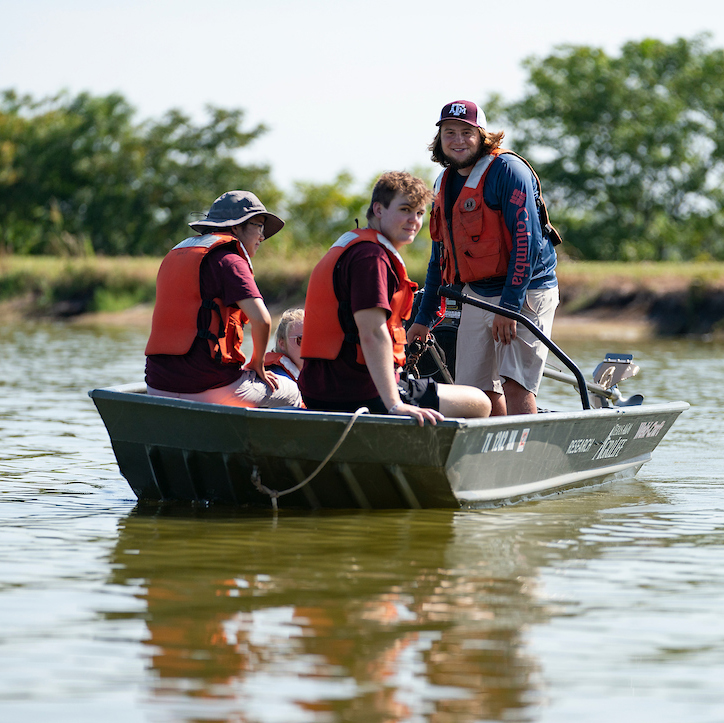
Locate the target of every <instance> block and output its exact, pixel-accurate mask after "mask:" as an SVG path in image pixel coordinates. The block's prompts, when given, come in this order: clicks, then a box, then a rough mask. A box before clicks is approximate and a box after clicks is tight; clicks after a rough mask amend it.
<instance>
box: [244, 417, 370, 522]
mask: <svg viewBox="0 0 724 723" xmlns="http://www.w3.org/2000/svg"><path fill="white" fill-rule="evenodd" d="M369 411H370V410H369V409H367V407H360V408H359V409H358V410H357V411H356V412H355V413H354V414H353V415H352V419H350V420H349V422H347V426H346V427H345V428H344V431H343V432H342V434H341V436H340V438H339V439H338V440H337V442H336V444H335V445H334V447H332V449H331V450H330V451H329V454H328V455H327V456H326V457H325V458H324V459H323V460H322V461H321V462H320V463H319V464H318V465H317V469H315V470H314V472H312V474H310V475H309V476H308V477H307V478H306V479H303V480H302V481H301V482H300V483H299V484H298V485H295V486H294V487H290V488H289V489H287V490H282V491H281V492H279V490H273V489H270V488H269V487H267V486H266V485H264V484H262V481H261V473H260V472H259V467H258V466H257V465H254V467H253V468H252V470H251V482H252V484H253V485H254V487H256V488H257V489H258V490H259V492H262V493H263V494H265V495H269V497H271V502H272V508H273V509H274V511H275V512H276V510H277V509H279V507H278V504H277V499H278V498H279V497H283V496H284V495H288V494H291V493H292V492H296V491H297V490H300V489H302V487H304V485H306V484H308V483H309V482H311V481H312V480H313V479H314V478H315V477H316V476H317V475H318V474H319V473H320V472H321V471H322V469H323V468H324V466H325V465H326V464H327V462H329V460H330V459H332V456H333V455H334V453H335V452H336V451H337V450H338V449H339V447H340V445H341V444H342V442H344V440H345V439H346V438H347V435H348V434H349V432H350V430H351V429H352V425H353V424H354V423H355V422H356V421H357V418H358V417H360V416H361V415H362V414H369Z"/></svg>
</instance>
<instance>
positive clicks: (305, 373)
mask: <svg viewBox="0 0 724 723" xmlns="http://www.w3.org/2000/svg"><path fill="white" fill-rule="evenodd" d="M398 286H399V279H398V278H397V274H395V271H394V268H393V266H392V262H391V261H390V259H389V257H388V255H387V252H386V251H385V250H384V249H383V248H382V247H381V246H379V245H378V244H376V243H374V242H370V243H365V242H362V243H358V244H355V245H354V246H352V248H350V249H349V250H348V251H346V252H345V253H344V254H342V256H341V257H340V259H339V261H338V262H337V267H336V269H335V272H334V291H335V294H336V296H337V298H338V299H339V301H340V303H345V302H348V303H349V304H350V307H351V310H352V314H354V313H355V312H357V311H361V310H363V309H374V308H381V309H384V310H385V311H386V312H387V316H388V317H389V316H390V314H391V313H392V307H391V306H390V301H391V300H392V296H393V295H394V293H395V291H397V287H398ZM352 323H354V321H353V320H352ZM351 331H353V332H354V333H355V334H356V331H357V330H356V326H355V327H354V328H353V329H352V330H351ZM299 389H300V390H301V392H302V394H303V395H305V396H308V397H311V398H312V399H317V400H319V401H324V402H345V401H366V400H369V399H374V398H375V397H378V396H379V393H378V391H377V387H376V386H375V383H374V382H373V381H372V377H371V376H370V373H369V371H368V370H367V367H366V366H365V365H364V364H358V363H357V345H356V344H353V343H351V342H348V341H345V342H343V343H342V349H341V351H340V353H339V356H338V357H337V358H336V359H334V360H329V359H305V360H304V366H303V368H302V373H301V374H300V376H299Z"/></svg>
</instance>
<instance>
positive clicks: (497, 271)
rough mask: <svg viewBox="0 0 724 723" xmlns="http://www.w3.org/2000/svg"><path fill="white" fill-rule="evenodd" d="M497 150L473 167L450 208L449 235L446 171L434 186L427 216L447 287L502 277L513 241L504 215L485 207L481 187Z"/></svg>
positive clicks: (483, 185) (501, 151) (448, 174)
mask: <svg viewBox="0 0 724 723" xmlns="http://www.w3.org/2000/svg"><path fill="white" fill-rule="evenodd" d="M510 152H511V151H505V150H503V149H500V148H496V149H495V150H493V151H492V152H491V153H490V154H489V155H487V156H483V158H481V159H480V160H479V161H478V162H477V163H476V164H475V166H474V167H473V170H472V171H471V172H470V175H469V176H468V179H467V181H466V182H465V185H464V186H463V189H462V191H460V195H459V196H458V198H457V200H456V201H455V204H454V206H453V212H452V232H453V239H454V241H453V239H451V238H450V229H449V228H448V224H447V220H446V219H445V188H446V186H447V182H448V179H449V178H450V169H449V168H447V169H446V170H445V171H444V172H443V174H442V175H441V177H440V179H438V182H437V183H436V184H435V186H436V189H435V190H436V194H435V200H434V201H433V208H432V214H431V215H430V236H431V237H432V240H433V241H437V242H441V243H442V246H441V248H440V264H441V268H442V280H443V282H444V283H446V284H454V283H460V282H462V283H467V282H468V281H478V280H480V279H486V278H489V277H493V276H505V275H506V274H507V273H508V262H509V261H510V252H511V249H512V248H513V242H512V239H511V236H510V231H509V230H508V227H507V226H506V225H505V221H504V219H503V214H502V213H501V212H500V211H494V210H493V209H491V208H490V207H488V206H486V205H485V201H484V200H483V188H484V187H485V178H486V176H487V175H488V171H489V170H490V165H491V164H492V162H493V161H494V160H495V158H497V157H498V156H499V155H500V154H501V153H510Z"/></svg>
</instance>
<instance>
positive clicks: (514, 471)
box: [89, 385, 688, 509]
mask: <svg viewBox="0 0 724 723" xmlns="http://www.w3.org/2000/svg"><path fill="white" fill-rule="evenodd" d="M139 392H140V387H132V386H130V385H129V386H127V387H116V388H109V389H96V390H93V391H91V392H89V394H90V396H91V398H92V399H93V401H94V403H95V405H96V407H97V409H98V411H99V413H100V415H101V417H102V419H103V422H104V424H105V426H106V429H107V430H108V434H109V436H110V439H111V444H112V446H113V450H114V453H115V456H116V459H117V461H118V465H119V468H120V471H121V473H122V474H123V476H124V477H125V478H126V480H127V481H128V483H129V485H130V486H131V489H132V490H133V492H134V494H135V495H136V496H137V497H138V499H139V500H143V501H155V502H163V501H183V502H194V503H202V504H217V505H232V506H249V507H260V506H261V507H267V508H268V507H270V505H271V503H272V501H271V497H275V496H276V493H278V494H279V497H278V499H277V501H278V504H279V506H282V507H294V508H307V509H309V508H311V509H320V508H334V509H348V508H363V509H399V508H460V507H468V506H489V505H492V504H500V503H502V502H507V501H513V500H517V499H521V498H526V497H530V496H533V495H541V494H547V493H550V492H554V491H558V490H561V489H566V488H569V487H573V486H582V485H590V484H597V483H600V482H603V481H606V480H607V479H610V478H612V477H616V476H632V475H634V474H635V473H636V472H637V471H638V469H639V468H640V467H641V465H643V464H644V463H645V462H646V461H648V460H649V459H650V458H651V453H652V452H653V450H654V449H655V448H656V446H657V445H658V444H659V442H660V441H661V440H662V439H663V437H664V436H665V434H666V433H667V432H668V430H669V428H670V427H671V425H672V424H673V423H674V421H675V420H676V418H677V417H678V416H679V414H681V413H682V412H683V411H684V410H685V409H687V408H688V404H686V403H685V402H675V403H671V404H658V405H643V406H639V407H622V408H614V409H598V410H586V411H581V412H549V413H542V414H538V415H526V416H511V417H495V418H490V419H476V420H463V419H455V420H452V419H448V420H445V421H443V422H441V423H439V424H438V425H436V426H431V425H426V426H425V427H419V426H418V425H417V424H416V423H415V422H414V421H413V420H412V419H409V418H407V417H393V416H379V415H368V414H364V415H361V416H359V417H358V418H357V419H356V420H355V421H354V424H353V425H352V427H351V429H349V431H348V434H347V436H346V437H345V439H344V441H343V442H342V444H341V445H340V446H339V448H338V449H337V451H336V452H335V453H334V454H333V455H332V457H331V459H330V460H329V461H328V462H327V463H326V464H325V465H324V466H323V467H322V468H321V469H320V470H319V471H318V472H317V474H316V475H314V477H313V479H311V480H310V481H309V482H307V483H305V484H303V486H301V487H300V488H299V489H297V490H296V491H293V492H291V493H289V494H287V493H286V491H287V490H290V489H291V488H293V487H295V486H298V485H300V483H302V482H304V481H305V480H306V479H307V477H309V476H310V475H312V474H313V473H314V472H315V470H316V469H317V468H318V467H319V465H320V463H321V462H322V461H323V460H324V459H325V457H327V455H328V454H329V453H330V451H331V450H332V448H333V447H334V446H335V444H336V443H337V442H338V441H339V439H340V437H342V435H343V434H344V433H345V430H346V429H347V427H348V425H349V423H350V420H351V418H352V415H350V414H341V413H327V412H310V411H302V410H262V409H243V408H235V407H225V406H220V405H214V404H204V403H199V402H190V401H185V400H176V399H166V398H159V397H149V396H147V395H146V394H143V393H139Z"/></svg>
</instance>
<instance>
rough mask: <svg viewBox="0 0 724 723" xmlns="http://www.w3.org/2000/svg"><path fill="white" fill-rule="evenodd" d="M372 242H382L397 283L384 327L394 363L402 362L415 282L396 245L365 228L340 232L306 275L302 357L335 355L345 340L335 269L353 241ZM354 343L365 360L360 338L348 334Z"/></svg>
mask: <svg viewBox="0 0 724 723" xmlns="http://www.w3.org/2000/svg"><path fill="white" fill-rule="evenodd" d="M364 242H367V243H369V242H373V243H376V244H379V245H380V246H382V248H383V249H384V250H385V251H386V252H387V255H388V257H389V259H390V261H391V262H392V267H393V268H394V270H395V273H396V274H397V277H398V279H399V280H400V283H399V285H398V287H397V290H396V291H395V293H394V294H393V296H392V300H391V301H390V307H391V309H392V313H391V315H390V318H389V319H388V320H387V328H388V330H389V332H390V337H391V338H392V346H393V356H394V359H395V364H396V365H397V366H403V365H404V364H405V336H406V335H405V327H404V325H403V323H402V322H403V319H408V318H409V317H410V312H411V311H412V302H413V298H414V295H415V291H416V290H417V284H416V283H415V282H414V281H410V279H409V277H408V276H407V269H406V268H405V262H404V261H403V260H402V257H401V256H400V254H399V253H398V252H397V251H396V250H395V247H394V246H393V245H392V244H391V243H390V242H389V241H388V240H387V239H386V238H385V237H384V236H383V235H382V234H380V233H378V232H377V231H375V230H374V229H370V228H365V229H357V230H355V231H349V232H347V233H346V234H343V235H342V236H340V238H339V239H338V240H337V241H336V242H335V243H334V245H333V246H332V247H331V248H330V249H329V251H327V253H326V254H325V255H324V256H323V257H322V260H321V261H320V262H319V263H318V264H317V265H316V266H315V267H314V270H313V271H312V275H311V277H310V278H309V287H308V289H307V301H306V304H305V306H304V334H303V335H302V357H304V358H305V359H336V358H337V357H338V356H339V352H340V351H341V349H342V343H343V342H344V341H345V331H344V329H343V328H342V324H341V322H340V319H339V316H340V306H339V300H338V299H337V296H336V295H335V293H334V269H335V267H336V265H337V261H339V258H340V257H341V256H342V254H343V253H345V252H346V251H349V249H351V248H352V247H353V246H354V245H355V244H358V243H364ZM347 341H354V343H356V344H357V362H358V363H359V364H364V363H365V360H364V355H363V354H362V348H361V347H360V345H359V339H358V338H355V339H351V338H350V337H347Z"/></svg>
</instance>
